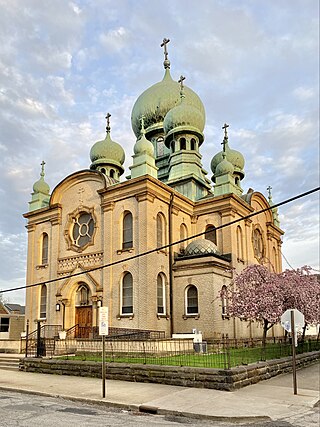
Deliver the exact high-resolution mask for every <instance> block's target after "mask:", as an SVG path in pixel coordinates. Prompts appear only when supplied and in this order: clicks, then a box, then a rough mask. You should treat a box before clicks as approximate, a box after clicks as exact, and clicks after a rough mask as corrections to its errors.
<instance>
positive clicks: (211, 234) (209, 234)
mask: <svg viewBox="0 0 320 427" xmlns="http://www.w3.org/2000/svg"><path fill="white" fill-rule="evenodd" d="M204 237H205V239H207V240H210V241H211V242H213V243H214V244H217V231H216V227H215V226H214V225H207V227H206V232H205V236H204Z"/></svg>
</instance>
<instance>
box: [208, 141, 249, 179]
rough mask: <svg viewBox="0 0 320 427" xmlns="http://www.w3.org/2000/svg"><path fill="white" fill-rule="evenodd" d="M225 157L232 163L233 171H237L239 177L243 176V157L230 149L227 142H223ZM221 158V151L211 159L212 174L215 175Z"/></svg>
mask: <svg viewBox="0 0 320 427" xmlns="http://www.w3.org/2000/svg"><path fill="white" fill-rule="evenodd" d="M225 153H226V159H227V160H228V161H229V162H230V163H231V164H232V165H233V167H234V172H237V173H238V174H239V175H240V177H241V179H242V178H243V177H244V172H243V169H244V157H243V155H242V154H241V153H240V152H239V151H237V150H232V149H231V148H230V147H229V145H228V144H225ZM222 160H223V151H220V152H219V153H217V154H216V155H215V156H214V157H213V158H212V160H211V170H212V173H213V175H216V168H217V166H218V165H219V163H221V162H222Z"/></svg>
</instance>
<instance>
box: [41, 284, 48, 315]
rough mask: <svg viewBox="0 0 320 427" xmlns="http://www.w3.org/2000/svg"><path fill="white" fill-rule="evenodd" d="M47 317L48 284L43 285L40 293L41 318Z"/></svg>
mask: <svg viewBox="0 0 320 427" xmlns="http://www.w3.org/2000/svg"><path fill="white" fill-rule="evenodd" d="M46 317H47V286H46V285H42V286H41V293H40V319H45V318H46Z"/></svg>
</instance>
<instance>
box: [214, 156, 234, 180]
mask: <svg viewBox="0 0 320 427" xmlns="http://www.w3.org/2000/svg"><path fill="white" fill-rule="evenodd" d="M233 172H234V167H233V165H232V163H230V162H229V160H227V158H226V154H225V153H223V157H222V161H221V162H220V163H219V164H218V166H217V167H216V170H215V175H216V176H220V175H224V174H226V173H230V174H233Z"/></svg>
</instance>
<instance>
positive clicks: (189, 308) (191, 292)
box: [186, 285, 199, 314]
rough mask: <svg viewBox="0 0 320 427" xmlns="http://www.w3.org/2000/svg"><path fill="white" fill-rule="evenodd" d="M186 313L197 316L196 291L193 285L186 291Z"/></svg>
mask: <svg viewBox="0 0 320 427" xmlns="http://www.w3.org/2000/svg"><path fill="white" fill-rule="evenodd" d="M186 313H187V314H198V313H199V308H198V290H197V288H196V287H195V286H194V285H190V286H189V287H188V288H187V289H186Z"/></svg>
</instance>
